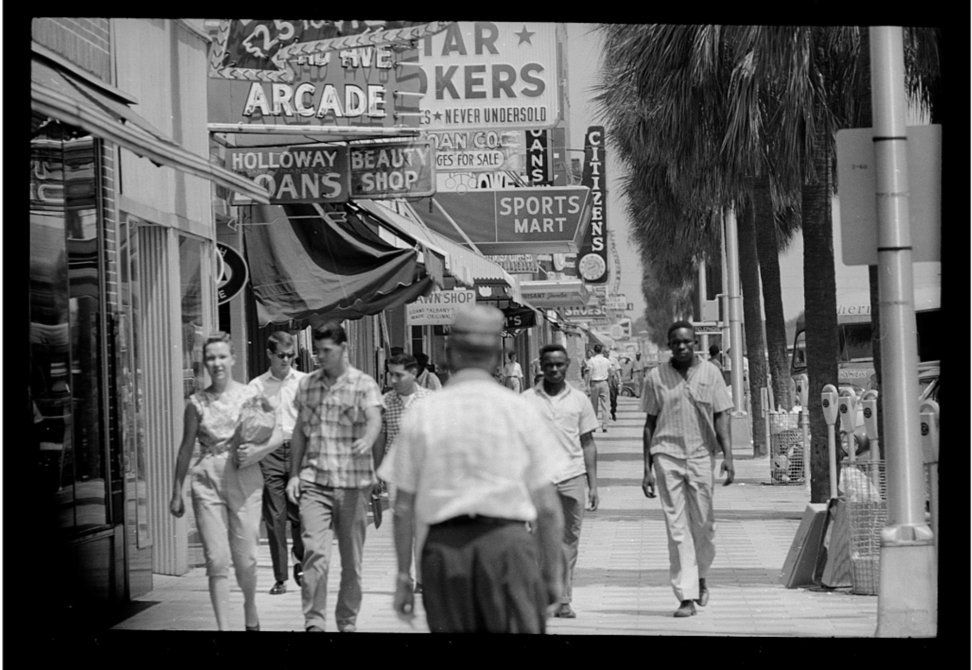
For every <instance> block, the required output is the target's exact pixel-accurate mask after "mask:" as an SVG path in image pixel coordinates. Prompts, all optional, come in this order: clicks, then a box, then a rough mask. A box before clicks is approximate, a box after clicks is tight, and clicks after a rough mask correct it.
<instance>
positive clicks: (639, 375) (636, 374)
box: [631, 351, 645, 395]
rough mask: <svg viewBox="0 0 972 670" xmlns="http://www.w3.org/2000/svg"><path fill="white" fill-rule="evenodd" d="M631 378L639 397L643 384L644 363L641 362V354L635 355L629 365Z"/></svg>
mask: <svg viewBox="0 0 972 670" xmlns="http://www.w3.org/2000/svg"><path fill="white" fill-rule="evenodd" d="M631 378H632V379H633V380H634V383H635V388H636V389H638V395H641V387H642V386H643V385H644V383H645V362H644V361H643V360H641V352H640V351H639V352H638V353H636V354H635V359H634V362H633V363H632V364H631Z"/></svg>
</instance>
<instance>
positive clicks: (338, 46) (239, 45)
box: [209, 19, 448, 81]
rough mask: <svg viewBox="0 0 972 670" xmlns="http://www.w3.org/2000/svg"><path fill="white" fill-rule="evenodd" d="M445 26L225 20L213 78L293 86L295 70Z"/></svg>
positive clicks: (217, 40) (405, 41) (213, 58)
mask: <svg viewBox="0 0 972 670" xmlns="http://www.w3.org/2000/svg"><path fill="white" fill-rule="evenodd" d="M446 25H448V22H446V21H438V22H433V23H425V22H421V21H321V20H308V19H303V20H301V19H275V20H263V19H223V20H221V21H220V23H219V29H218V31H217V33H216V36H215V38H214V40H213V48H212V51H211V54H210V71H209V76H210V77H216V78H221V79H238V80H244V81H293V80H294V77H295V72H294V70H293V69H292V66H293V65H298V66H299V65H305V64H306V65H323V64H325V63H324V61H325V60H326V59H325V58H324V57H325V56H329V55H330V52H333V51H336V50H345V49H353V48H360V47H375V46H390V45H393V44H398V45H403V44H410V43H411V42H412V41H413V40H416V39H420V38H422V37H425V36H426V35H433V34H435V33H436V32H438V31H440V30H442V29H443V28H445V26H446Z"/></svg>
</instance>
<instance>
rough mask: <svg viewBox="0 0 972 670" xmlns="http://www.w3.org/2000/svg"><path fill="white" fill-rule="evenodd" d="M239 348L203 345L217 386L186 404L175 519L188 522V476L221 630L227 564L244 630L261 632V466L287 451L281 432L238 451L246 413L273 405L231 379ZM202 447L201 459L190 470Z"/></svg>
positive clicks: (215, 341)
mask: <svg viewBox="0 0 972 670" xmlns="http://www.w3.org/2000/svg"><path fill="white" fill-rule="evenodd" d="M234 362H235V359H234V357H233V346H232V341H231V340H230V337H229V335H227V334H226V333H214V334H213V335H211V336H210V337H209V338H208V339H207V340H206V343H205V344H204V345H203V363H204V365H205V366H206V370H207V372H209V377H210V379H211V380H212V384H211V385H210V386H209V387H208V388H206V389H205V390H202V391H198V392H196V393H193V394H192V396H190V398H189V402H188V403H186V411H185V419H184V431H183V438H182V444H181V445H180V447H179V455H178V457H177V458H176V468H175V482H174V486H173V491H172V501H171V502H170V504H169V511H170V512H171V513H172V514H173V515H175V516H177V517H181V516H182V515H183V514H185V502H184V501H183V495H182V489H183V482H184V480H185V478H186V474H188V475H189V487H190V491H191V496H192V509H193V512H194V513H195V515H196V524H197V526H198V528H199V533H200V535H201V537H202V545H203V553H204V555H205V557H206V574H207V575H208V577H209V596H210V599H211V600H212V603H213V611H214V612H215V614H216V625H217V626H218V628H219V630H227V629H228V608H229V579H228V578H229V564H230V560H231V559H232V562H233V569H234V572H235V573H236V582H237V584H239V586H240V589H242V591H243V601H244V605H243V609H244V615H245V620H246V630H250V631H258V630H260V619H259V617H258V616H257V611H256V581H257V559H256V554H257V544H258V543H259V539H260V520H261V518H262V501H263V474H262V473H261V472H260V468H259V467H255V464H256V463H257V462H258V461H259V459H260V458H261V457H262V456H264V455H266V454H267V453H269V452H270V451H273V450H274V449H276V448H277V447H278V446H280V445H281V444H282V443H283V435H282V433H281V430H280V426H279V425H277V426H276V428H275V429H274V431H273V436H272V437H271V438H270V440H269V441H268V442H266V443H263V444H260V445H253V444H239V440H240V438H239V434H238V428H239V425H240V415H241V412H242V410H243V407H244V406H245V405H246V404H247V403H249V402H261V404H263V409H264V410H270V411H272V407H270V405H269V403H268V401H267V400H266V399H265V398H263V397H262V396H261V395H260V394H259V392H258V391H256V390H255V389H253V388H252V387H250V386H249V385H247V384H242V383H240V382H237V381H236V380H234V379H233V377H232V372H233V363H234ZM197 439H198V440H199V446H200V450H201V455H200V457H199V459H198V460H197V461H196V462H195V463H192V466H191V468H190V460H191V459H192V451H193V447H194V446H195V442H196V440H197Z"/></svg>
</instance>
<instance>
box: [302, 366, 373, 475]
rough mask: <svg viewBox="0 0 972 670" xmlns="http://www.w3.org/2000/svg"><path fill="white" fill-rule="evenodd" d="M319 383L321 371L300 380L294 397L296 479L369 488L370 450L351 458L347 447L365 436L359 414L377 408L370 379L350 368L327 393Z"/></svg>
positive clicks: (365, 423) (321, 377)
mask: <svg viewBox="0 0 972 670" xmlns="http://www.w3.org/2000/svg"><path fill="white" fill-rule="evenodd" d="M323 378H324V371H323V370H317V371H315V372H312V373H311V374H309V375H307V376H306V377H304V378H303V379H301V380H300V387H299V388H298V390H297V397H296V398H294V406H295V407H296V408H297V414H298V417H299V419H300V425H301V428H302V429H303V433H304V439H305V446H304V460H303V463H301V470H300V478H301V479H302V480H304V481H308V482H313V483H315V484H319V485H320V486H333V487H336V488H364V487H366V486H371V485H373V484H374V483H375V469H374V463H373V461H372V455H371V450H370V449H369V450H367V451H366V452H365V453H364V454H355V453H353V452H352V450H351V446H352V445H353V444H354V441H355V440H357V439H358V438H360V437H362V436H364V434H365V429H366V427H367V424H368V422H367V418H366V416H365V410H366V409H367V408H369V407H381V390H380V389H379V388H378V384H377V383H376V382H375V380H374V379H372V378H371V377H370V376H368V375H366V374H365V373H364V372H362V371H361V370H358V369H357V368H353V367H350V366H348V368H347V370H345V372H344V374H342V375H341V376H340V377H338V378H337V379H336V380H335V381H334V385H333V386H331V387H330V388H328V387H327V385H326V384H325V383H324V379H323Z"/></svg>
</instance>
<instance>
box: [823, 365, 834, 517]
mask: <svg viewBox="0 0 972 670" xmlns="http://www.w3.org/2000/svg"><path fill="white" fill-rule="evenodd" d="M820 404H821V405H823V414H824V420H825V421H826V422H827V457H828V461H829V462H828V465H829V466H830V469H829V473H830V497H831V498H832V499H833V498H836V497H837V495H838V491H837V441H836V438H835V437H834V424H835V423H837V413H838V411H837V387H835V386H834V385H833V384H827V385H826V386H824V387H823V391H822V392H821V393H820Z"/></svg>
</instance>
